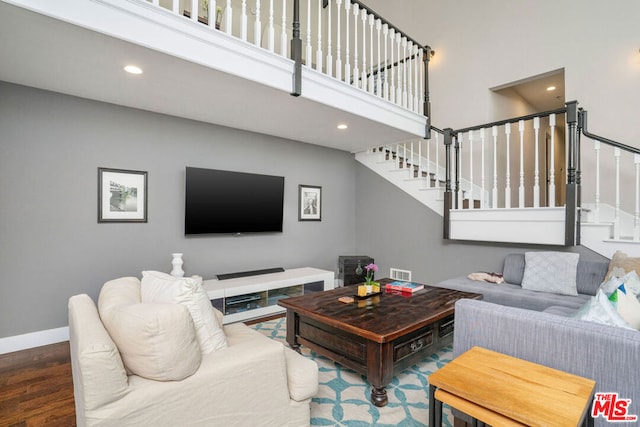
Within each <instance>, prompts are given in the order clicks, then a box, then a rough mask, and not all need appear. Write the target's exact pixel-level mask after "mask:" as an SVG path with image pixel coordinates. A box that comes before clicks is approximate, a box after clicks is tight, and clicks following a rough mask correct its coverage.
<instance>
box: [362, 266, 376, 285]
mask: <svg viewBox="0 0 640 427" xmlns="http://www.w3.org/2000/svg"><path fill="white" fill-rule="evenodd" d="M364 269H365V270H367V274H366V275H365V277H364V279H365V280H366V282H367V285H368V286H371V285H372V284H373V274H374V273H376V272H377V271H378V266H377V265H375V264H373V263H371V264H368V265H365V266H364Z"/></svg>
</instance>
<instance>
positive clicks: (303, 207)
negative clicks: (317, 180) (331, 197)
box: [298, 184, 322, 221]
mask: <svg viewBox="0 0 640 427" xmlns="http://www.w3.org/2000/svg"><path fill="white" fill-rule="evenodd" d="M298 221H322V187H318V186H316V185H302V184H301V185H299V186H298Z"/></svg>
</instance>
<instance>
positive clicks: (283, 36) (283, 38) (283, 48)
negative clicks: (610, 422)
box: [280, 0, 288, 58]
mask: <svg viewBox="0 0 640 427" xmlns="http://www.w3.org/2000/svg"><path fill="white" fill-rule="evenodd" d="M280 55H282V56H284V57H285V58H287V57H288V52H287V0H282V32H281V33H280Z"/></svg>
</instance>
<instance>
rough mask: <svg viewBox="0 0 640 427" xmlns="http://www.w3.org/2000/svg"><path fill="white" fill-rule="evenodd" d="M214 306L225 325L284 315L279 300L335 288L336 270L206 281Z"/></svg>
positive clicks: (312, 270)
mask: <svg viewBox="0 0 640 427" xmlns="http://www.w3.org/2000/svg"><path fill="white" fill-rule="evenodd" d="M202 287H203V288H204V290H205V291H206V292H207V295H208V296H209V299H210V300H211V304H212V305H213V306H214V307H215V308H217V309H218V310H220V311H221V312H222V313H223V314H224V323H225V324H227V323H233V322H240V321H244V320H249V319H254V318H256V317H264V316H269V315H273V314H277V313H283V312H284V311H285V309H284V308H282V307H280V306H279V305H278V300H280V299H282V298H288V297H293V296H299V295H304V294H308V293H312V292H319V291H323V290H329V289H333V287H334V273H333V271H328V270H320V269H317V268H311V267H304V268H294V269H291V270H285V271H283V272H279V273H270V274H261V275H257V276H248V277H238V278H235V279H227V280H218V279H209V280H204V281H203V282H202Z"/></svg>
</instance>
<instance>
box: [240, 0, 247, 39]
mask: <svg viewBox="0 0 640 427" xmlns="http://www.w3.org/2000/svg"><path fill="white" fill-rule="evenodd" d="M240 38H241V39H242V40H244V41H247V0H242V8H241V9H240Z"/></svg>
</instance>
